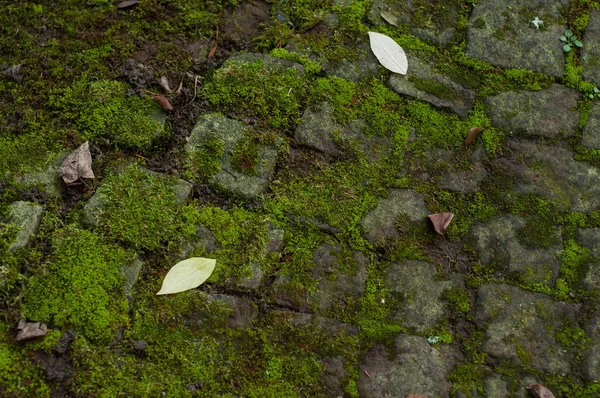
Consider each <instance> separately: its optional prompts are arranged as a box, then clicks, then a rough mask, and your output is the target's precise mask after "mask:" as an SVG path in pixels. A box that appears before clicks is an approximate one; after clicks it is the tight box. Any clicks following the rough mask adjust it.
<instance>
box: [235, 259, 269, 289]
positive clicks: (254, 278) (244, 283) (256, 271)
mask: <svg viewBox="0 0 600 398" xmlns="http://www.w3.org/2000/svg"><path fill="white" fill-rule="evenodd" d="M264 277H265V273H264V272H263V270H262V268H261V267H260V264H257V263H253V264H251V265H250V274H249V275H248V276H246V277H243V278H241V279H240V280H239V281H238V282H237V284H236V286H237V287H238V288H239V289H241V290H253V289H258V288H259V287H260V284H261V283H262V281H263V279H264Z"/></svg>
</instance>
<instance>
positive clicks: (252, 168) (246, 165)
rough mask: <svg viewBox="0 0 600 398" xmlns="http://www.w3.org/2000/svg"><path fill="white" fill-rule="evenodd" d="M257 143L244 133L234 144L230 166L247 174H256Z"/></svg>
mask: <svg viewBox="0 0 600 398" xmlns="http://www.w3.org/2000/svg"><path fill="white" fill-rule="evenodd" d="M258 157H259V153H258V145H257V144H256V142H255V141H254V140H253V139H252V137H250V136H248V135H246V136H244V137H243V138H242V139H241V140H240V141H238V143H237V144H236V146H235V148H234V150H233V155H232V158H231V164H232V166H233V167H234V168H235V169H236V170H238V171H240V172H242V173H244V174H247V175H251V176H253V175H257V174H258V170H257V167H258V161H259V159H258Z"/></svg>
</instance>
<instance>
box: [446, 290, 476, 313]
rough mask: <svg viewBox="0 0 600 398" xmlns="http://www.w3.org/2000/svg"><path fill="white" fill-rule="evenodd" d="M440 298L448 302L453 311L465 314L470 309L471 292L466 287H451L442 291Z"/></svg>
mask: <svg viewBox="0 0 600 398" xmlns="http://www.w3.org/2000/svg"><path fill="white" fill-rule="evenodd" d="M442 298H443V299H444V300H446V301H448V302H449V303H450V308H451V309H452V310H453V311H456V312H461V313H463V314H465V315H466V314H467V313H469V312H470V311H471V293H469V291H468V290H466V289H462V288H458V287H453V288H451V289H448V290H446V291H444V293H442Z"/></svg>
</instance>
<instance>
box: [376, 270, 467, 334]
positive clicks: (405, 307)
mask: <svg viewBox="0 0 600 398" xmlns="http://www.w3.org/2000/svg"><path fill="white" fill-rule="evenodd" d="M436 275H437V272H436V269H435V265H434V264H431V263H426V262H423V261H415V260H407V261H404V262H402V263H394V264H391V265H390V266H389V267H388V269H387V270H386V276H385V287H386V289H390V291H392V292H394V293H397V294H399V295H400V296H401V299H402V304H401V305H400V306H399V309H398V311H396V313H395V314H394V315H393V317H394V320H396V321H398V322H400V323H401V324H402V326H403V327H406V328H408V329H409V330H410V331H411V332H415V333H425V331H426V330H427V329H428V328H431V327H433V326H435V325H436V323H437V322H438V321H439V320H440V319H441V318H442V317H443V316H444V314H445V302H444V301H442V300H441V296H442V293H443V292H444V291H445V290H446V289H449V288H451V287H453V286H456V283H454V282H452V281H441V280H436Z"/></svg>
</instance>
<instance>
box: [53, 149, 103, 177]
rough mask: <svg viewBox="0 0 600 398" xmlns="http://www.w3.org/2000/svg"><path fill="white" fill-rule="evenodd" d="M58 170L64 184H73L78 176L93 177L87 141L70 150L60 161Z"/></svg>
mask: <svg viewBox="0 0 600 398" xmlns="http://www.w3.org/2000/svg"><path fill="white" fill-rule="evenodd" d="M58 172H59V175H60V176H61V177H62V179H63V181H64V182H65V184H73V183H74V182H76V181H77V180H79V179H80V178H95V177H94V172H93V171H92V154H91V153H90V143H89V141H86V142H84V143H83V144H82V145H81V146H80V147H79V148H77V149H75V150H74V151H73V152H71V153H70V154H69V156H67V157H66V159H65V160H63V162H62V163H61V165H60V168H59V169H58Z"/></svg>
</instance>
